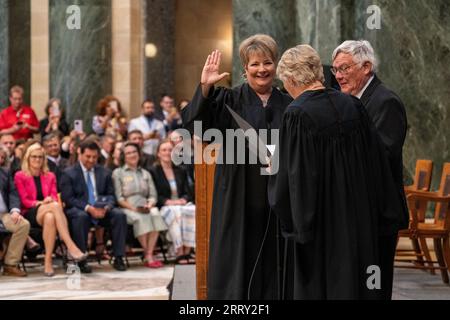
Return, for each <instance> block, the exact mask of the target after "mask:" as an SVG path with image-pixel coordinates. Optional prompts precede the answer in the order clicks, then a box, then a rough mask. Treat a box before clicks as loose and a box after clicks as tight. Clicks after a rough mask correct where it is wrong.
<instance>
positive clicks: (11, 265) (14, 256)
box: [0, 168, 30, 277]
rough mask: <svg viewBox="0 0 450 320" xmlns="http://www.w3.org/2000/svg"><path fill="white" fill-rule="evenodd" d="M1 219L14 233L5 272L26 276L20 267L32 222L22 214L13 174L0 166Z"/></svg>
mask: <svg viewBox="0 0 450 320" xmlns="http://www.w3.org/2000/svg"><path fill="white" fill-rule="evenodd" d="M0 220H1V221H2V223H3V225H4V226H5V229H6V230H8V231H9V232H11V233H12V236H11V239H10V240H9V245H8V249H7V251H6V255H5V259H4V266H3V274H4V275H6V276H13V277H25V276H26V275H27V273H26V272H24V271H22V270H20V269H19V268H18V265H19V262H20V260H21V259H22V252H23V249H24V246H25V244H26V242H27V238H28V232H29V231H30V223H29V222H28V221H27V220H26V219H24V218H23V217H22V215H21V214H20V199H19V195H18V194H17V190H16V186H15V185H14V182H13V180H12V176H11V174H10V173H9V172H8V171H7V170H5V169H3V168H0Z"/></svg>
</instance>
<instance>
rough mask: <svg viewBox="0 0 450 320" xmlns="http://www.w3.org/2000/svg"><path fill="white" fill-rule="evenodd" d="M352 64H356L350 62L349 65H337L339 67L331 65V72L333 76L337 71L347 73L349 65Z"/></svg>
mask: <svg viewBox="0 0 450 320" xmlns="http://www.w3.org/2000/svg"><path fill="white" fill-rule="evenodd" d="M354 65H357V63H354V64H351V65H349V66H345V65H344V66H342V67H339V68H335V67H332V68H331V73H332V74H333V75H334V76H335V75H336V74H337V73H338V72H340V73H341V74H347V73H348V72H349V69H350V68H351V67H353V66H354Z"/></svg>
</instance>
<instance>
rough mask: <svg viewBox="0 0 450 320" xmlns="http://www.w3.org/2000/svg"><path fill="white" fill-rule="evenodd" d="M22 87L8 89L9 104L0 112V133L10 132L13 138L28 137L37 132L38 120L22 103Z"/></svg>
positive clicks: (31, 110) (30, 109) (29, 108)
mask: <svg viewBox="0 0 450 320" xmlns="http://www.w3.org/2000/svg"><path fill="white" fill-rule="evenodd" d="M23 93H24V91H23V88H22V87H20V86H14V87H12V88H11V90H10V91H9V101H10V102H11V105H10V106H9V107H7V108H6V109H4V110H3V111H2V112H1V113H0V135H4V134H12V135H13V137H14V139H16V140H19V139H25V140H27V139H30V138H32V137H33V135H34V134H35V133H38V132H39V121H38V119H37V117H36V114H35V113H34V111H33V109H32V108H31V107H29V106H27V105H25V104H24V103H23Z"/></svg>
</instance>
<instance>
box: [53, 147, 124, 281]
mask: <svg viewBox="0 0 450 320" xmlns="http://www.w3.org/2000/svg"><path fill="white" fill-rule="evenodd" d="M99 153H100V148H99V146H98V144H97V143H96V142H95V141H92V140H89V139H88V140H85V141H84V142H82V143H81V144H80V147H79V160H80V161H79V163H77V164H76V165H74V166H73V167H70V168H68V169H66V170H65V171H64V173H63V175H62V178H61V191H62V199H63V201H64V202H65V204H66V214H67V217H68V220H69V222H70V226H71V231H72V232H71V233H72V237H73V240H74V242H75V243H76V245H77V246H78V248H80V250H82V251H83V252H84V251H86V250H87V240H88V233H89V229H90V227H91V226H92V225H100V226H103V227H111V234H112V244H113V253H114V257H115V259H114V264H113V266H114V268H115V269H116V270H118V271H125V270H126V267H125V263H124V261H123V257H124V255H125V241H126V233H127V220H126V216H125V214H124V213H123V212H122V211H121V210H119V209H118V208H116V207H115V203H116V199H115V196H114V186H113V181H112V177H111V171H109V170H108V169H106V168H104V167H102V166H99V165H97V161H98V156H99ZM79 266H80V269H81V272H83V273H90V272H92V270H91V268H90V267H89V266H88V265H87V264H86V262H84V263H81V264H80V265H79Z"/></svg>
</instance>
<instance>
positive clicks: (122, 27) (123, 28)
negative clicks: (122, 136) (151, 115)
mask: <svg viewBox="0 0 450 320" xmlns="http://www.w3.org/2000/svg"><path fill="white" fill-rule="evenodd" d="M142 4H143V2H142V1H136V0H112V17H113V18H112V86H113V92H112V93H113V95H114V96H116V97H118V98H119V100H120V101H121V104H122V109H123V111H125V113H126V114H127V115H128V116H129V117H130V118H133V117H136V116H137V115H139V114H140V113H141V103H142V100H143V95H144V94H143V84H144V49H143V44H144V30H143V29H144V27H143V16H142Z"/></svg>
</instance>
